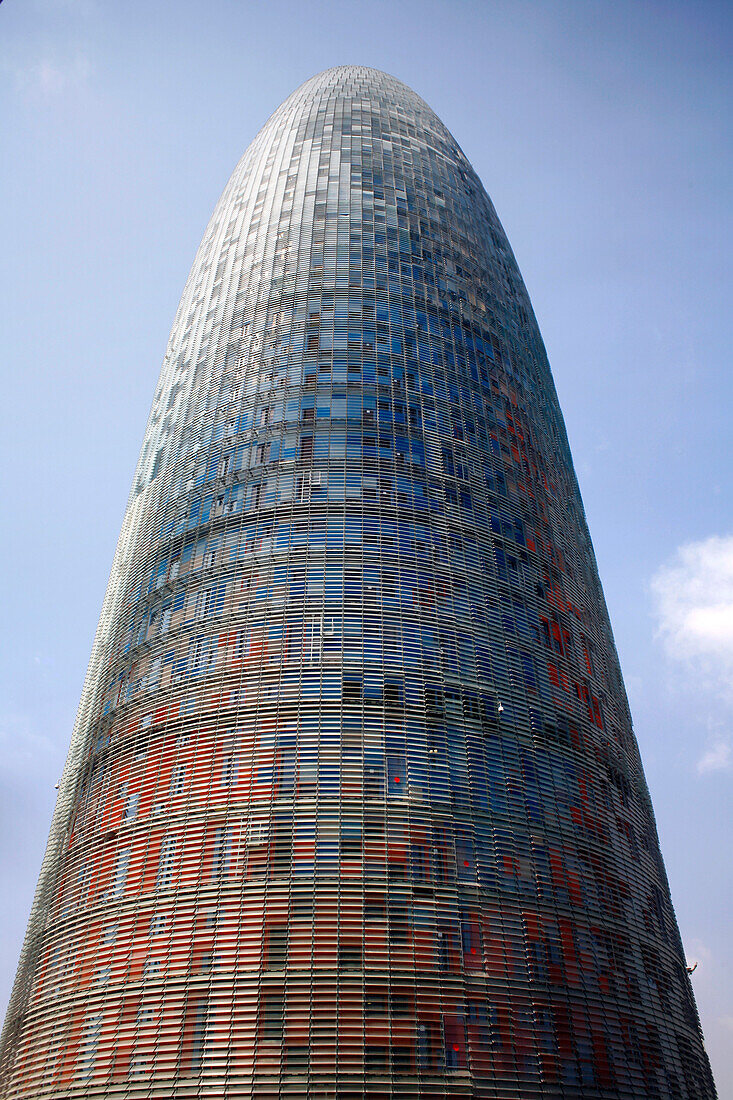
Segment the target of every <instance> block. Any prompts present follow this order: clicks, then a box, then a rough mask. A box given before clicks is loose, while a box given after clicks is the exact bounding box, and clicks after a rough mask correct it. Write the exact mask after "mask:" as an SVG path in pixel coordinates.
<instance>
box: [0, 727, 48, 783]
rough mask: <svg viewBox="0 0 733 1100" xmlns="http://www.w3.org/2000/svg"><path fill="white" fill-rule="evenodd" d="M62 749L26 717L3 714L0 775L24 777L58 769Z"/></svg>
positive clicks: (0, 735) (0, 730) (0, 734)
mask: <svg viewBox="0 0 733 1100" xmlns="http://www.w3.org/2000/svg"><path fill="white" fill-rule="evenodd" d="M58 754H59V749H58V746H56V745H54V743H53V742H52V741H51V739H50V737H48V736H46V734H45V733H38V732H37V731H36V730H34V729H33V727H32V725H31V722H30V719H29V718H28V716H27V715H25V714H18V713H5V714H0V774H2V773H21V774H22V773H24V772H28V771H29V770H33V769H34V768H37V767H38V766H39V765H40V766H42V767H45V766H46V765H47V764H49V765H50V766H51V767H54V766H57V764H54V761H57V760H58Z"/></svg>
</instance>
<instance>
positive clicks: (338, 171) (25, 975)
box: [0, 66, 715, 1100]
mask: <svg viewBox="0 0 733 1100" xmlns="http://www.w3.org/2000/svg"><path fill="white" fill-rule="evenodd" d="M1 1065H2V1084H1V1085H0V1095H1V1096H2V1097H3V1098H4V1100H11V1098H12V1100H21V1098H31V1097H32V1098H34V1100H41V1098H46V1097H89V1098H91V1097H97V1098H112V1097H119V1098H123V1097H124V1098H128V1097H129V1098H133V1097H139V1098H143V1097H145V1098H148V1097H151V1098H152V1097H156V1098H163V1097H170V1098H173V1097H176V1098H178V1097H183V1096H194V1095H195V1096H211V1097H240V1096H241V1097H245V1096H246V1097H249V1096H262V1097H265V1096H267V1097H276V1096H313V1097H345V1096H349V1097H358V1096H363V1095H373V1096H382V1097H387V1096H393V1095H394V1096H414V1097H418V1096H434V1097H452V1096H456V1097H469V1096H473V1097H496V1098H500V1097H503V1098H510V1097H514V1098H520V1097H521V1100H531V1098H533V1097H555V1098H558V1097H594V1098H598V1100H605V1098H609V1100H610V1098H611V1097H613V1098H614V1100H619V1098H628V1100H645V1098H649V1100H651V1098H655V1100H657V1098H658V1100H667V1098H669V1100H705V1098H707V1100H712V1098H713V1097H714V1095H715V1090H714V1085H713V1082H712V1078H711V1075H710V1070H709V1067H708V1063H707V1058H706V1055H705V1052H704V1049H703V1045H702V1038H701V1034H700V1028H699V1023H698V1019H697V1013H696V1009H695V1005H694V1001H693V997H692V993H691V990H690V984H689V979H688V977H687V974H686V971H685V964H684V958H683V954H682V948H681V944H680V939H679V934H678V931H677V927H676V923H675V918H674V913H673V910H672V906H671V902H670V897H669V890H668V886H667V882H666V878H665V873H664V868H663V864H662V860H661V856H660V853H659V848H658V842H657V836H656V830H655V826H654V819H653V815H652V809H651V805H650V801H649V796H648V793H647V789H646V786H645V782H644V777H643V774H642V768H641V764H640V760H639V754H638V749H637V746H636V742H635V739H634V735H633V732H632V727H631V719H630V715H629V710H628V705H627V701H626V696H625V693H624V689H623V684H622V680H621V674H620V671H619V665H618V659H617V656H616V652H615V648H614V644H613V639H612V634H611V628H610V625H609V621H608V616H607V612H606V608H605V604H604V600H603V594H602V591H601V586H600V583H599V580H598V574H597V570H596V565H595V560H594V556H593V551H592V548H591V543H590V538H589V535H588V530H587V527H586V522H585V518H584V513H583V507H582V504H581V499H580V495H579V492H578V487H577V484H576V480H575V475H574V472H573V467H572V462H571V457H570V453H569V450H568V444H567V440H566V436H565V430H564V427H563V421H562V416H561V413H560V409H559V406H558V402H557V398H556V395H555V390H554V386H553V383H552V378H551V375H550V370H549V367H548V364H547V359H546V355H545V351H544V348H543V344H542V340H541V337H540V334H539V331H538V328H537V324H536V321H535V319H534V315H533V312H532V308H531V305H530V302H529V298H528V296H527V293H526V290H525V288H524V285H523V283H522V279H521V276H520V273H519V270H518V268H517V265H516V262H515V260H514V257H513V255H512V252H511V249H510V247H509V244H508V242H507V240H506V237H505V235H504V232H503V230H502V228H501V225H500V223H499V221H498V219H497V217H496V214H495V212H494V209H493V207H492V205H491V202H490V201H489V199H488V197H487V195H486V193H485V191H484V189H483V187H482V185H481V183H480V181H479V180H478V178H477V176H476V174H475V173H474V171H473V170H472V168H471V166H470V164H469V163H468V161H467V159H466V158H465V156H464V154H463V153H462V152H461V150H460V149H459V148H458V146H457V145H456V142H455V141H454V139H453V138H452V137H451V135H450V134H449V133H448V131H447V130H446V129H445V127H444V126H443V125H442V123H441V122H440V121H439V119H438V118H437V117H436V116H435V114H434V113H433V112H432V111H431V110H430V109H429V108H428V107H427V105H426V104H425V103H424V102H423V101H422V100H421V99H420V98H419V97H418V96H417V95H415V94H414V93H413V92H412V91H411V90H410V89H409V88H407V87H406V86H405V85H404V84H402V83H400V82H399V81H398V80H395V79H394V78H392V77H389V76H387V75H385V74H384V73H380V72H377V71H375V70H372V69H366V68H360V67H354V66H347V67H341V68H337V69H331V70H329V71H327V72H325V73H322V74H320V75H319V76H316V77H314V78H313V79H311V80H309V81H308V82H306V83H305V84H304V85H303V86H302V87H301V88H300V89H298V90H297V91H296V92H295V93H294V94H293V95H292V96H291V97H290V98H289V99H288V100H286V102H285V103H284V104H283V105H282V106H281V107H280V108H279V109H278V110H277V111H276V112H275V114H274V115H273V116H272V118H271V119H270V120H269V121H268V123H267V124H266V125H265V127H264V128H263V129H262V131H261V132H260V133H259V134H258V136H257V137H256V138H255V140H254V142H253V143H252V145H251V146H250V147H249V149H248V150H247V152H246V153H245V155H244V157H243V158H242V160H241V162H240V163H239V165H238V166H237V168H236V169H235V172H234V174H233V176H232V178H231V180H230V181H229V183H228V185H227V187H226V189H225V191H224V194H223V195H222V198H221V199H220V201H219V203H218V205H217V207H216V210H215V212H214V215H213V217H212V219H211V222H210V223H209V226H208V228H207V230H206V233H205V236H204V239H203V242H202V244H201V246H200V249H199V251H198V254H197V256H196V259H195V261H194V265H193V268H192V270H191V274H190V276H189V279H188V282H187V284H186V287H185V290H184V293H183V297H182V299H181V303H180V306H179V309H178V313H177V316H176V319H175V323H174V325H173V330H172V333H171V337H170V341H169V344H168V349H167V353H166V356H165V361H164V364H163V368H162V372H161V375H160V380H159V383H158V387H157V389H156V392H155V398H154V401H153V406H152V411H151V414H150V419H149V422H148V427H147V432H146V435H145V440H144V444H143V448H142V453H141V456H140V461H139V465H138V468H137V472H136V474H135V479H134V483H133V487H132V490H131V495H130V500H129V504H128V509H127V512H126V515H125V520H124V525H123V530H122V534H121V536H120V542H119V545H118V549H117V553H116V556H115V560H114V564H113V568H112V574H111V578H110V582H109V587H108V591H107V595H106V597H105V602H104V606H103V610H102V616H101V620H100V625H99V629H98V632H97V636H96V639H95V642H94V648H93V652H92V658H91V662H90V667H89V672H88V676H87V680H86V683H85V687H84V693H83V697H82V702H81V705H80V710H79V715H78V719H77V724H76V727H75V730H74V734H73V740H72V746H71V750H70V755H69V759H68V763H67V767H66V770H65V772H64V776H63V779H62V783H61V790H60V793H59V801H58V806H57V810H56V814H55V817H54V822H53V826H52V831H51V836H50V839H49V845H48V850H47V854H46V857H45V860H44V864H43V868H42V872H41V878H40V881H39V885H38V890H37V894H36V899H35V902H34V906H33V911H32V914H31V920H30V924H29V929H28V934H27V937H26V942H25V945H24V948H23V954H22V957H21V962H20V967H19V971H18V978H17V981H16V985H15V988H14V991H13V996H12V999H11V1003H10V1008H9V1011H8V1016H7V1020H6V1025H5V1030H4V1033H3V1048H2V1063H1Z"/></svg>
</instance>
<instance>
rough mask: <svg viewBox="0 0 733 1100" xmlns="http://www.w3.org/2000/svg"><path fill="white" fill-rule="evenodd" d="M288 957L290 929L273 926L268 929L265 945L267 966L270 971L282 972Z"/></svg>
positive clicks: (284, 926)
mask: <svg viewBox="0 0 733 1100" xmlns="http://www.w3.org/2000/svg"><path fill="white" fill-rule="evenodd" d="M287 955H288V929H287V926H286V925H272V926H271V927H270V928H268V929H267V934H266V943H265V959H266V966H267V968H268V969H269V970H282V969H283V967H284V966H285V964H286V961H287Z"/></svg>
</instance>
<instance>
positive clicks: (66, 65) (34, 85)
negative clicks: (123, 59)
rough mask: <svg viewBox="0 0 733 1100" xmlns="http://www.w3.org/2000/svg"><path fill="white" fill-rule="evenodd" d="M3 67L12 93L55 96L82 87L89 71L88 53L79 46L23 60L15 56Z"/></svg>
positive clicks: (46, 97)
mask: <svg viewBox="0 0 733 1100" xmlns="http://www.w3.org/2000/svg"><path fill="white" fill-rule="evenodd" d="M4 67H5V69H6V71H9V72H10V74H11V77H12V80H13V84H14V86H15V90H16V92H18V93H20V94H21V95H23V96H37V97H39V98H42V99H55V98H57V97H59V96H61V95H64V94H65V93H66V92H68V91H71V90H72V89H75V88H81V87H83V86H84V85H85V84H86V83H87V81H88V80H89V76H90V74H91V71H92V65H91V61H90V59H89V56H88V54H87V53H86V51H85V50H83V49H81V48H79V49H77V50H75V51H74V52H73V53H70V54H67V55H60V54H58V53H56V52H54V53H47V54H42V55H40V56H37V57H35V58H32V59H30V58H28V59H25V60H24V61H20V60H17V59H16V60H15V61H8V62H6V64H5V66H4Z"/></svg>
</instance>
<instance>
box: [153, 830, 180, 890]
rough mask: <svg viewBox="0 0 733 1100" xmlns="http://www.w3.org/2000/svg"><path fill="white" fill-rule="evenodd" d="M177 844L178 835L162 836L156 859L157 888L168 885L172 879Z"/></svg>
mask: <svg viewBox="0 0 733 1100" xmlns="http://www.w3.org/2000/svg"><path fill="white" fill-rule="evenodd" d="M177 844H178V837H175V836H167V837H164V839H163V843H162V844H161V846H160V857H159V859H158V874H157V878H156V886H157V887H158V888H159V889H164V888H165V887H166V886H170V884H171V882H172V879H173V861H174V859H175V854H176V845H177Z"/></svg>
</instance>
